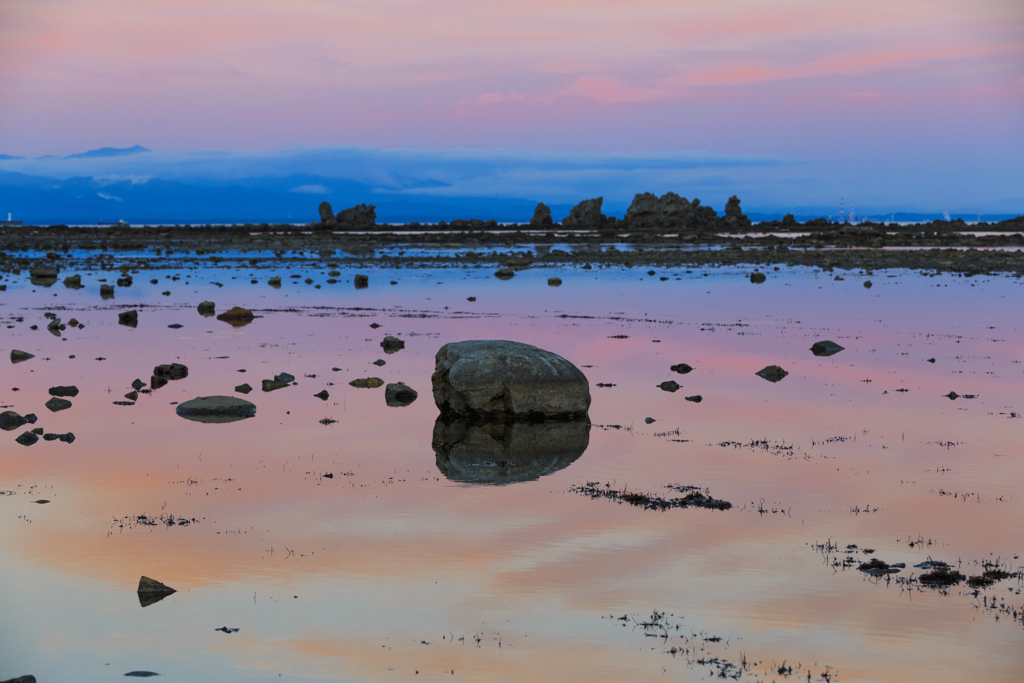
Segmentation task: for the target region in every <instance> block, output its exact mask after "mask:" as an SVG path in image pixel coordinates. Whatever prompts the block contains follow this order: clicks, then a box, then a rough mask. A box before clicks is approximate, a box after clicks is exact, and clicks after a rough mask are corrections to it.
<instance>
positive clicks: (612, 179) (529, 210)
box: [0, 145, 1019, 225]
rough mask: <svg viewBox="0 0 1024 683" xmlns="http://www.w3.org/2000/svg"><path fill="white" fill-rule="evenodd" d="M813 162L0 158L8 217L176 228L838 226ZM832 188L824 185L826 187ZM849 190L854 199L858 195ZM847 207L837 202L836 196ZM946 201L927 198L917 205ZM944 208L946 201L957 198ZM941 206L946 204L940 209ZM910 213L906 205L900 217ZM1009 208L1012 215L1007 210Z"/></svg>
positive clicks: (392, 153)
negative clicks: (734, 205)
mask: <svg viewBox="0 0 1024 683" xmlns="http://www.w3.org/2000/svg"><path fill="white" fill-rule="evenodd" d="M807 167H808V162H804V161H801V160H793V159H785V158H774V157H763V156H755V155H722V154H715V153H711V152H700V151H688V152H687V151H684V152H664V153H635V154H584V153H543V152H527V151H521V150H500V149H499V150H460V149H450V150H408V149H404V150H383V149H380V148H372V147H300V148H293V149H286V150H279V151H273V152H250V153H241V152H159V151H158V152H153V151H150V150H148V149H146V148H145V147H142V146H141V145H135V146H133V147H125V148H115V147H103V148H100V149H94V150H91V151H88V152H83V153H79V154H70V155H68V156H64V157H58V156H44V157H35V158H26V157H19V156H12V155H2V154H0V215H3V216H6V214H7V213H8V212H10V213H11V214H13V217H14V219H15V220H21V221H24V222H25V223H26V224H36V225H53V224H68V225H95V224H96V223H99V222H114V221H118V220H125V221H127V222H129V223H131V224H133V225H140V224H159V223H178V224H188V223H192V224H204V223H257V224H258V223H309V222H311V221H317V220H319V215H318V211H317V207H318V206H319V204H320V202H321V201H325V200H326V201H329V202H330V203H331V205H332V206H333V208H334V210H335V211H340V210H341V209H344V208H347V207H350V206H354V205H355V204H362V203H367V204H373V205H375V206H376V207H377V220H378V222H380V223H408V222H412V221H419V222H422V223H434V222H437V221H441V220H445V221H451V220H454V219H458V218H480V219H483V220H492V219H493V220H496V221H498V222H503V223H504V222H517V223H525V222H528V221H529V220H530V218H531V216H532V215H533V210H534V208H535V207H536V205H537V202H538V201H543V202H544V203H545V204H547V205H548V206H549V207H550V208H551V212H552V217H553V218H554V219H555V220H556V221H560V220H561V219H562V218H564V217H565V216H566V215H567V214H568V212H569V209H570V208H571V207H572V206H573V205H574V204H576V203H577V202H579V201H581V200H583V199H588V198H592V197H597V196H603V197H604V198H605V201H604V205H603V211H604V213H605V214H606V215H610V216H618V217H620V218H621V217H622V216H623V215H624V214H625V211H626V209H627V207H628V206H629V204H630V202H631V201H632V198H633V195H634V194H635V193H638V192H644V191H650V192H655V193H657V194H663V193H664V192H666V191H669V190H672V191H675V192H677V193H679V194H680V195H683V196H685V197H687V198H690V199H693V198H695V197H700V199H701V200H703V201H702V203H703V204H705V205H710V206H713V207H714V208H715V209H716V210H717V211H718V212H719V214H721V213H722V212H723V209H724V206H725V202H726V200H727V199H728V198H729V196H730V195H733V194H736V195H739V196H740V198H741V199H742V200H743V206H742V208H743V210H744V211H745V212H746V213H747V215H748V216H750V218H751V219H752V220H755V221H762V220H773V219H779V218H782V216H783V215H784V214H785V213H793V214H794V216H795V217H796V218H797V220H801V221H803V220H807V219H811V218H818V217H829V216H833V217H838V213H839V211H838V208H839V207H838V201H837V202H836V205H835V206H828V205H826V204H827V203H826V202H815V201H806V200H805V201H801V202H799V204H797V202H793V203H791V204H789V205H787V201H786V196H783V194H784V193H785V194H788V195H790V196H801V197H803V196H808V197H814V196H816V197H818V198H821V197H829V196H831V194H832V190H830V189H828V188H830V187H831V186H832V184H833V182H834V181H831V180H829V179H828V178H823V179H822V180H820V181H815V182H818V183H819V184H818V185H817V186H812V185H810V184H809V182H810V181H806V182H804V181H801V182H804V184H803V185H801V186H800V189H793V188H792V187H788V188H787V187H786V186H783V185H780V184H779V183H778V182H777V181H775V180H774V178H775V177H776V176H778V175H779V174H780V173H783V172H784V173H789V174H793V173H796V172H798V171H799V172H801V173H803V171H802V169H804V168H807ZM823 188H825V189H823ZM849 196H850V195H849V194H848V195H847V197H849ZM837 200H838V197H837ZM934 201H936V200H935V199H934V198H925V199H918V200H917V201H915V204H916V206H920V205H925V206H927V205H928V204H932V202H934ZM938 201H942V202H943V203H945V201H948V200H947V199H945V198H942V199H939V200H938ZM1018 203H1019V202H1018V201H1017V200H1016V199H1014V198H1013V197H1012V196H1011V197H1009V198H1008V199H1000V202H999V204H998V205H995V206H993V207H992V208H993V209H995V211H992V210H989V211H988V212H985V213H982V214H980V215H979V214H978V213H977V212H975V211H970V210H968V211H956V210H952V209H954V208H955V207H950V209H951V210H949V211H920V210H917V211H914V210H913V209H914V208H916V206H915V205H913V204H912V205H909V206H908V205H907V204H902V205H899V204H896V205H895V206H891V205H890V206H887V205H885V204H883V205H881V206H877V208H874V209H868V208H867V207H868V206H870V202H868V201H864V200H863V199H862V198H861V197H858V198H857V205H858V207H862V208H861V211H859V212H858V214H860V215H859V216H858V217H859V218H860V219H861V220H865V219H872V220H886V219H895V220H903V221H914V220H933V219H940V218H947V219H948V218H958V217H959V218H963V219H964V220H977V219H978V218H979V216H980V218H981V219H982V220H1003V219H1006V218H1012V217H1014V216H1016V215H1019V211H1018V212H1017V213H1013V210H1014V209H1015V208H1017V207H1016V205H1017V204H1018ZM940 206H941V204H940ZM901 209H902V210H901ZM1000 209H1002V211H1003V212H999V211H1000Z"/></svg>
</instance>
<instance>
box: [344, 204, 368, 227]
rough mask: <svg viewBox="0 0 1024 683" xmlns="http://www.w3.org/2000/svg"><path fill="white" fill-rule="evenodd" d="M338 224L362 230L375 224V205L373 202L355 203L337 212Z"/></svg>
mask: <svg viewBox="0 0 1024 683" xmlns="http://www.w3.org/2000/svg"><path fill="white" fill-rule="evenodd" d="M337 221H338V224H339V225H340V226H341V227H343V228H345V229H348V230H363V229H367V228H372V227H373V226H374V225H376V224H377V207H376V206H374V205H373V204H356V205H355V206H353V207H351V208H349V209H343V210H342V211H339V212H338V216H337Z"/></svg>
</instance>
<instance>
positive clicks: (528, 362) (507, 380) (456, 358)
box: [430, 339, 590, 419]
mask: <svg viewBox="0 0 1024 683" xmlns="http://www.w3.org/2000/svg"><path fill="white" fill-rule="evenodd" d="M430 381H431V385H432V388H433V393H434V402H435V403H436V404H437V407H438V408H440V409H441V412H442V413H443V414H454V415H468V416H472V415H475V416H488V417H493V416H502V417H505V418H512V419H517V418H518V419H530V418H536V417H544V418H554V419H574V418H579V419H582V418H585V417H586V414H587V410H588V409H589V408H590V384H589V383H588V382H587V378H586V376H585V375H584V374H583V373H582V372H580V370H579V369H578V368H577V367H576V366H575V365H573V364H572V363H570V362H569V361H567V360H566V359H564V358H562V357H561V356H559V355H557V354H554V353H551V352H550V351H545V350H544V349H540V348H537V347H536V346H531V345H530V344H523V343H520V342H514V341H502V340H485V339H481V340H472V341H462V342H453V343H451V344H445V345H444V346H442V347H441V349H440V350H439V351H438V352H437V355H436V357H435V365H434V374H433V376H432V377H431V378H430Z"/></svg>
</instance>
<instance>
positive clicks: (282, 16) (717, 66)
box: [0, 0, 1024, 213]
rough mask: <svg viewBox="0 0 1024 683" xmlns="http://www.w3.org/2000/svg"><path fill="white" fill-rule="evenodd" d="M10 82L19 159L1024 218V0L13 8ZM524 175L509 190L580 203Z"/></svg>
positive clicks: (5, 54)
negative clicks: (353, 161)
mask: <svg viewBox="0 0 1024 683" xmlns="http://www.w3.org/2000/svg"><path fill="white" fill-rule="evenodd" d="M0 92H2V93H3V98H2V99H3V102H4V106H3V113H2V114H0V154H7V155H20V156H28V157H36V156H41V155H56V156H65V155H69V154H74V153H78V152H83V151H85V150H88V149H94V148H98V147H104V146H110V147H130V146H132V145H136V144H139V145H143V146H145V147H146V148H148V149H151V150H154V152H157V153H161V154H165V155H173V154H183V155H188V156H189V158H194V156H195V154H196V153H199V152H210V151H217V152H222V153H224V155H225V156H228V157H232V156H233V157H234V158H237V155H259V156H260V158H272V157H274V156H275V155H280V154H282V153H285V154H286V155H287V154H288V153H291V152H289V151H294V150H296V149H309V148H323V149H326V150H339V149H342V150H353V149H356V150H358V149H363V150H369V151H370V152H372V153H374V154H377V156H378V157H380V158H387V159H390V162H389V163H392V164H393V167H392V168H391V172H392V173H393V174H397V175H404V174H406V172H407V170H408V169H406V168H405V167H404V166H402V165H401V164H400V163H399V162H400V161H401V160H402V159H405V158H406V157H407V156H408V154H407V153H409V152H413V151H417V152H419V153H420V155H421V157H423V156H424V155H427V156H432V157H433V158H437V159H443V160H448V161H451V160H452V159H454V158H466V159H468V160H469V161H467V164H468V166H469V167H473V168H478V165H477V162H478V161H479V159H481V158H484V157H487V156H488V155H489V154H490V155H491V157H492V159H493V160H494V165H495V166H496V167H501V165H502V163H501V161H502V159H508V158H514V159H519V160H522V159H524V158H529V159H533V160H532V161H530V163H527V164H525V166H526V167H528V168H529V169H534V168H535V167H538V166H539V167H543V166H544V163H545V161H544V160H545V159H550V158H551V155H556V156H557V155H562V156H564V158H571V159H573V160H574V161H573V162H572V163H573V164H576V163H577V162H579V161H580V160H581V159H596V158H598V157H601V158H610V159H619V160H621V159H623V158H625V157H628V156H629V155H633V156H634V157H635V158H636V159H637V160H638V161H637V162H636V164H635V165H634V166H633V167H631V168H630V169H620V172H619V173H618V175H615V176H614V178H613V179H610V180H608V181H607V182H605V183H603V184H602V183H601V182H596V181H595V182H594V183H593V191H592V192H590V193H589V194H595V195H596V194H599V193H602V192H603V193H605V194H606V195H607V196H608V197H609V200H610V201H611V202H612V203H613V204H615V203H618V204H622V203H625V204H628V200H629V197H631V196H632V194H633V193H635V192H641V191H645V190H651V191H655V192H659V193H661V192H665V191H668V190H673V191H676V192H679V193H680V194H683V195H684V196H694V195H695V194H697V193H703V195H704V196H707V197H708V200H709V201H710V202H711V203H713V204H719V203H724V200H725V198H727V197H728V196H729V195H730V194H732V193H743V194H741V195H740V196H741V197H745V198H746V201H747V203H748V204H756V205H757V206H756V207H752V208H761V209H763V210H774V209H777V208H781V207H784V206H794V207H801V206H803V207H811V206H813V207H831V206H835V207H836V210H838V201H839V198H840V197H841V196H843V197H845V198H846V201H847V202H849V201H851V200H852V201H855V202H857V203H858V204H859V205H861V206H863V207H865V209H864V210H865V211H867V212H870V211H871V210H877V211H898V210H901V209H902V210H921V211H939V212H941V211H955V212H956V211H963V212H974V211H977V212H980V213H987V212H996V213H999V212H1006V213H1022V212H1024V161H1022V159H1024V3H1021V2H1020V1H1019V0H930V1H927V2H926V1H923V0H901V1H900V2H892V1H891V0H886V1H882V0H856V1H850V0H777V1H773V2H770V3H769V2H764V0H709V1H706V2H704V1H696V2H679V1H678V0H675V1H668V0H664V1H663V0H631V1H630V2H624V1H615V0H603V1H602V0H598V1H592V0H591V1H588V2H581V1H578V0H544V1H543V2H536V1H533V0H520V1H517V2H512V1H500V2H486V3H482V2H470V1H468V0H440V1H438V0H435V2H429V3H428V2H422V1H416V0H374V1H373V2H369V1H368V0H367V1H352V2H338V1H334V2H330V1H327V0H302V1H297V2H287V3H281V2H269V1H264V0H255V1H254V0H246V1H245V2H242V1H240V0H204V1H203V2H193V1H190V0H176V1H175V2H162V1H153V2H146V3H139V2H133V1H129V0H89V1H88V2H86V1H85V0H0ZM370 152H368V153H370ZM581 155H582V156H581ZM650 155H655V156H658V155H662V157H664V156H666V155H667V156H670V157H675V158H679V159H686V160H691V161H692V159H694V158H697V157H698V156H700V155H704V157H703V158H707V159H713V160H716V161H715V163H711V164H710V165H708V166H706V167H704V168H703V169H695V168H694V167H693V165H692V163H690V161H687V162H686V163H687V169H688V172H687V173H685V174H680V173H678V172H677V171H667V170H665V169H661V171H660V172H659V169H658V168H657V167H654V168H652V167H651V166H650V165H648V164H646V162H645V161H643V160H645V159H649V158H651V156H650ZM695 155H696V156H695ZM751 158H760V159H773V160H776V161H777V162H778V163H772V164H763V163H762V164H756V165H751V164H750V163H748V161H749V159H751ZM723 159H737V160H738V161H737V163H735V164H723V163H722V160H723ZM211 163H212V164H213V165H216V164H215V163H214V162H211ZM607 165H608V164H604V163H598V164H596V165H595V168H601V167H603V166H607ZM7 166H8V165H7V164H4V163H0V171H4V170H8V168H7ZM136 170H137V169H136ZM18 172H24V169H21V170H18ZM203 173H206V171H204V172H203ZM332 173H333V175H335V176H339V175H344V176H345V177H349V178H352V179H357V180H361V179H363V178H364V177H365V176H366V175H367V173H366V169H365V168H363V167H358V166H356V167H353V166H351V165H350V166H347V167H345V168H342V169H338V168H336V169H335V170H334V171H332ZM58 175H59V174H58ZM64 175H67V172H64ZM143 175H146V174H145V173H144V174H143ZM201 175H202V174H201ZM513 175H514V174H511V175H510V174H505V175H501V174H497V175H492V176H491V177H490V183H489V184H490V185H491V186H494V187H497V188H498V189H499V190H500V192H499V193H498V194H497V195H495V196H514V197H518V198H522V199H529V200H544V199H545V198H546V196H544V195H543V193H539V192H537V188H538V186H539V187H540V189H541V190H545V191H550V193H551V194H552V197H549V198H548V199H549V200H550V201H568V199H567V198H565V197H567V196H568V195H569V194H572V193H576V192H580V193H581V194H580V196H578V199H583V198H585V197H586V195H588V192H587V191H586V190H588V189H589V186H587V184H586V180H587V172H586V170H585V169H583V170H580V172H579V173H578V174H577V175H575V176H572V177H569V178H567V179H566V184H562V181H561V180H557V179H556V180H555V181H554V182H553V183H552V181H551V178H542V177H541V176H538V175H537V174H535V173H533V171H532V170H531V171H530V172H529V173H526V172H524V173H523V174H521V175H522V182H521V183H520V182H519V181H518V180H517V179H516V178H515V177H512V176H513ZM599 175H600V174H599ZM418 180H419V181H420V182H419V183H418V186H419V189H417V190H415V191H416V192H419V193H423V192H424V189H423V187H424V185H429V184H430V182H431V181H432V180H436V179H434V178H430V177H422V178H418ZM641 183H643V184H641ZM313 184H314V185H315V183H313ZM435 184H437V183H435ZM441 184H443V182H442V183H441ZM487 184H488V183H486V182H483V181H481V182H479V183H477V184H476V185H477V188H476V189H473V188H467V189H466V191H467V192H479V191H481V189H482V188H483V187H484V186H486V185H487ZM581 185H583V188H580V186H581ZM446 191H447V192H449V194H450V193H451V192H452V190H451V189H450V188H449V189H448V190H446ZM554 195H558V197H557V198H554ZM470 196H482V195H479V194H471V195H470ZM2 208H3V207H0V209H2ZM719 208H720V207H719Z"/></svg>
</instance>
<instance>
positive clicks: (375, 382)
mask: <svg viewBox="0 0 1024 683" xmlns="http://www.w3.org/2000/svg"><path fill="white" fill-rule="evenodd" d="M349 385H351V386H353V387H356V388H359V389H376V388H377V387H382V386H384V380H382V379H381V378H380V377H363V378H360V379H354V380H352V381H351V382H349Z"/></svg>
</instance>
